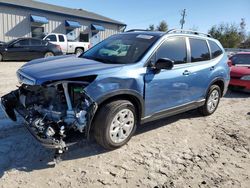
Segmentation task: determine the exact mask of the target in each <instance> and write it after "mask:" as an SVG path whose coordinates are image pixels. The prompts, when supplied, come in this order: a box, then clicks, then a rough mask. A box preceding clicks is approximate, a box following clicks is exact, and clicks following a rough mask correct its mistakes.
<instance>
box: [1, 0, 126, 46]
mask: <svg viewBox="0 0 250 188" xmlns="http://www.w3.org/2000/svg"><path fill="white" fill-rule="evenodd" d="M72 2H73V1H72ZM125 27H126V24H124V23H122V22H119V21H116V20H113V19H110V18H107V17H104V16H101V15H98V14H95V13H92V12H88V11H86V10H82V9H71V8H66V7H61V6H55V5H51V4H46V3H41V2H37V1H32V0H0V41H4V42H7V41H9V40H12V39H15V38H19V37H39V38H42V37H43V36H44V35H46V34H48V33H52V32H53V33H63V34H66V35H67V36H68V39H69V40H77V41H83V42H91V43H92V45H94V44H96V43H98V42H100V41H101V40H103V39H105V38H107V37H109V36H111V35H113V34H116V33H119V32H121V31H123V30H124V29H125Z"/></svg>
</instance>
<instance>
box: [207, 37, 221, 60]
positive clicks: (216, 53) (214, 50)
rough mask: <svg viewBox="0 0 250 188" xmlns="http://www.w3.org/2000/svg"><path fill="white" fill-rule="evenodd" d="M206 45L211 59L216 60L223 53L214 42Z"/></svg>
mask: <svg viewBox="0 0 250 188" xmlns="http://www.w3.org/2000/svg"><path fill="white" fill-rule="evenodd" d="M208 43H209V46H210V50H211V54H212V58H216V57H218V56H219V55H221V54H222V53H223V52H222V49H221V48H220V47H219V46H218V45H217V44H216V43H215V42H213V41H211V40H209V41H208Z"/></svg>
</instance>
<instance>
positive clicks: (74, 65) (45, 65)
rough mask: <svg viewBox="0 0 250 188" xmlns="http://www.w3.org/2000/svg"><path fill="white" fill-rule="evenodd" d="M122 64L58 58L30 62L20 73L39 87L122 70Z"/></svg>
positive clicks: (71, 57)
mask: <svg viewBox="0 0 250 188" xmlns="http://www.w3.org/2000/svg"><path fill="white" fill-rule="evenodd" d="M122 66H123V65H121V64H105V63H101V62H98V61H94V60H89V59H84V58H77V57H75V56H58V57H51V58H43V59H37V60H33V61H30V62H28V63H26V64H25V65H23V66H22V67H21V68H20V69H19V70H18V71H19V72H21V73H23V75H26V76H28V77H31V78H33V79H34V80H35V84H37V85H39V84H42V83H44V82H47V81H55V80H63V79H68V78H77V77H82V76H90V75H100V74H107V73H112V72H116V71H118V70H120V69H121V68H122Z"/></svg>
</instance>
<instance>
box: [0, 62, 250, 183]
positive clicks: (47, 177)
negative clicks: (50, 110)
mask: <svg viewBox="0 0 250 188" xmlns="http://www.w3.org/2000/svg"><path fill="white" fill-rule="evenodd" d="M21 65H22V63H1V64H0V79H1V82H0V95H3V94H4V93H6V92H8V91H10V90H11V89H13V88H14V86H15V83H16V78H15V70H16V69H17V67H19V66H21ZM249 97H250V94H245V93H237V92H228V94H227V95H226V96H225V98H223V99H222V100H221V103H220V106H219V108H218V110H217V112H216V113H215V114H214V115H212V116H210V117H201V116H199V113H197V111H196V110H194V111H191V112H187V113H184V114H180V115H177V116H174V117H171V118H167V119H164V120H161V121H157V122H153V123H150V124H146V125H143V126H141V127H139V128H138V131H137V133H136V135H135V136H134V137H133V138H132V140H131V141H130V142H129V143H128V144H127V145H126V146H125V147H122V148H120V149H118V150H115V151H111V152H106V151H104V150H103V149H102V148H101V147H99V146H98V145H97V144H96V143H95V142H89V143H87V142H84V141H83V142H81V143H79V144H78V145H76V146H74V147H72V148H70V150H69V151H68V153H67V154H66V155H65V156H64V157H63V161H62V162H61V163H60V164H58V165H57V166H56V167H53V166H51V165H49V164H48V163H49V162H50V161H51V160H52V157H53V152H52V151H50V150H46V149H44V148H43V147H42V146H40V145H39V144H38V143H37V142H36V141H35V140H34V139H33V137H32V136H31V135H30V134H29V133H28V132H27V131H26V130H25V129H24V128H23V127H22V126H14V127H13V125H15V124H13V123H11V122H10V121H7V120H6V119H5V118H4V116H3V113H2V112H0V126H1V125H4V126H2V127H4V128H5V129H2V130H1V131H0V177H1V179H0V187H11V188H13V187H53V188H54V187H104V186H107V187H110V186H112V187H136V186H138V187H225V188H229V187H249V185H250V98H249ZM6 126H11V127H12V128H11V129H6Z"/></svg>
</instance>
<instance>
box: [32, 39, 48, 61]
mask: <svg viewBox="0 0 250 188" xmlns="http://www.w3.org/2000/svg"><path fill="white" fill-rule="evenodd" d="M29 48H30V60H32V59H37V58H42V57H44V55H45V53H46V52H47V47H46V46H45V45H44V43H43V41H42V40H40V39H30V47H29Z"/></svg>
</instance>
